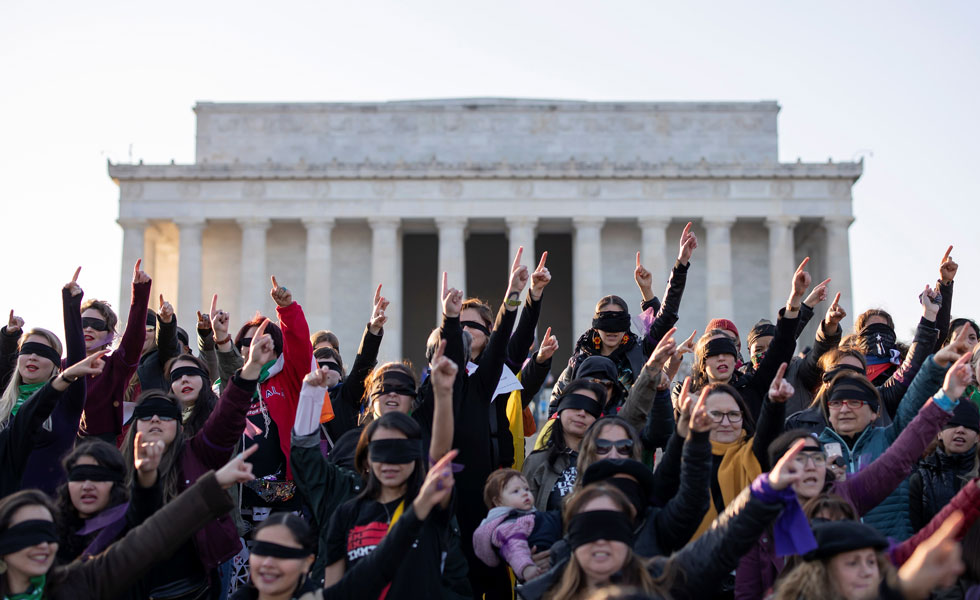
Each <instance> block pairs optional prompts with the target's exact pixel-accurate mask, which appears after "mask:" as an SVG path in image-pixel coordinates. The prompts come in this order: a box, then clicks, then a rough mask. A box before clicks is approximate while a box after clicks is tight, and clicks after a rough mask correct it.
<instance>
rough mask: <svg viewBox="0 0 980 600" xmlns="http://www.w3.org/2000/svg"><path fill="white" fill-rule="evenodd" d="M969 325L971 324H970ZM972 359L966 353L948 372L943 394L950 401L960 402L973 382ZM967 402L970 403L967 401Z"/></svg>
mask: <svg viewBox="0 0 980 600" xmlns="http://www.w3.org/2000/svg"><path fill="white" fill-rule="evenodd" d="M968 325H969V324H968ZM970 358H971V355H970V353H969V352H965V353H964V354H963V356H961V357H959V359H957V361H956V362H955V363H953V366H952V367H950V368H949V370H948V371H946V381H945V382H944V383H943V392H945V394H946V396H947V397H948V398H949V399H950V400H958V399H959V398H960V396H962V395H963V392H965V391H966V386H968V385H970V384H971V383H972V382H973V372H972V370H971V369H970ZM966 402H970V400H967V401H966Z"/></svg>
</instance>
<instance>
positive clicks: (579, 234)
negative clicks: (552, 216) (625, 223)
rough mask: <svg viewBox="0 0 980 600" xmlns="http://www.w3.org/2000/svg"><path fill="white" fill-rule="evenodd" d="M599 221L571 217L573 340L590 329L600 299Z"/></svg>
mask: <svg viewBox="0 0 980 600" xmlns="http://www.w3.org/2000/svg"><path fill="white" fill-rule="evenodd" d="M604 222H605V219H604V218H603V217H575V218H574V219H572V224H573V225H574V226H575V236H574V238H573V240H572V260H573V263H572V329H573V331H574V332H575V335H576V336H579V335H581V334H582V333H583V332H585V331H586V330H587V329H589V328H590V327H591V326H592V315H593V313H594V312H595V303H596V302H597V301H598V300H599V298H601V297H602V225H603V223H604Z"/></svg>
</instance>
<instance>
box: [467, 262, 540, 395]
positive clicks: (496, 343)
mask: <svg viewBox="0 0 980 600" xmlns="http://www.w3.org/2000/svg"><path fill="white" fill-rule="evenodd" d="M523 253H524V248H523V247H521V248H518V249H517V255H516V256H515V257H514V263H513V265H511V269H510V280H509V282H508V284H507V292H506V293H505V294H504V301H503V302H502V303H501V305H500V309H499V310H498V311H497V318H496V319H495V320H494V322H493V329H492V330H491V331H490V339H489V340H488V341H487V348H486V350H485V351H484V352H483V357H482V358H481V359H480V368H479V369H477V371H476V373H474V374H473V375H472V376H471V377H470V381H471V385H473V384H476V385H477V386H479V389H480V390H481V392H482V393H481V394H479V397H482V398H486V401H487V402H490V400H491V399H492V398H493V392H494V390H496V389H497V383H498V382H499V381H500V373H501V372H502V371H503V368H504V360H505V359H506V358H507V344H508V342H509V340H510V333H511V331H512V330H513V329H514V321H515V320H516V319H517V307H518V306H520V297H521V292H523V291H524V288H525V287H526V286H527V283H528V280H529V279H530V275H529V274H528V271H527V267H525V266H524V265H522V264H521V256H522V254H523ZM527 347H530V344H529V345H528V346H527Z"/></svg>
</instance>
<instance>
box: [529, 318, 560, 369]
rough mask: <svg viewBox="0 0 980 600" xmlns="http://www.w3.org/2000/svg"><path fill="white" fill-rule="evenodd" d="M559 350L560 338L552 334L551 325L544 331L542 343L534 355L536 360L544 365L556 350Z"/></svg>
mask: <svg viewBox="0 0 980 600" xmlns="http://www.w3.org/2000/svg"><path fill="white" fill-rule="evenodd" d="M557 351H558V338H557V337H555V336H553V335H551V327H549V328H548V330H547V331H545V332H544V337H543V338H541V345H540V346H539V347H538V352H537V354H535V355H534V360H535V361H536V362H537V363H538V364H539V365H543V364H544V363H545V362H547V361H548V359H550V358H551V357H552V356H554V355H555V352H557Z"/></svg>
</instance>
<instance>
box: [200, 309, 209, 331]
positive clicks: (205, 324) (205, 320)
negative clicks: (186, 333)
mask: <svg viewBox="0 0 980 600" xmlns="http://www.w3.org/2000/svg"><path fill="white" fill-rule="evenodd" d="M197 329H198V330H199V331H210V330H211V315H209V314H208V313H202V312H201V311H197Z"/></svg>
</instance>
